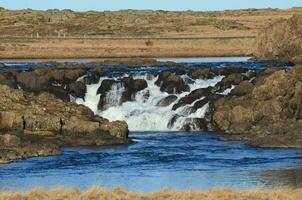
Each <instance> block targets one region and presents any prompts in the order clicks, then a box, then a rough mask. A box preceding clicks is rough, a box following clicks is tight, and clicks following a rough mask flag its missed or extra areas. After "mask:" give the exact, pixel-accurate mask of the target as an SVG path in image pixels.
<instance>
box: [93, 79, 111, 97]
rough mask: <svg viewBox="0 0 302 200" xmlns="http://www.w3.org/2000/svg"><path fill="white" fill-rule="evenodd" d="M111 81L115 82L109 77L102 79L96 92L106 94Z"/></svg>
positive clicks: (109, 88)
mask: <svg viewBox="0 0 302 200" xmlns="http://www.w3.org/2000/svg"><path fill="white" fill-rule="evenodd" d="M113 83H115V81H114V80H111V79H106V80H103V81H102V83H101V86H100V87H99V89H98V91H97V94H101V95H103V94H106V93H107V92H108V91H110V90H111V88H112V85H113Z"/></svg>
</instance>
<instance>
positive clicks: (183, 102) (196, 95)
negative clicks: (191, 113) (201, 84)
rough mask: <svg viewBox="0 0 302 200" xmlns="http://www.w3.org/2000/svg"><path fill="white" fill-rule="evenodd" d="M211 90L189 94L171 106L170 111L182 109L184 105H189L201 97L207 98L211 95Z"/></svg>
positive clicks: (199, 90)
mask: <svg viewBox="0 0 302 200" xmlns="http://www.w3.org/2000/svg"><path fill="white" fill-rule="evenodd" d="M211 90H212V88H211V87H208V88H200V89H196V90H194V91H192V92H191V93H190V94H188V95H186V96H184V97H183V98H181V99H180V100H179V101H178V102H177V103H176V104H175V105H173V108H172V109H173V110H176V109H178V108H180V107H183V106H184V105H187V104H191V103H193V102H194V101H196V100H198V99H200V98H202V97H205V96H209V95H210V94H212V92H211Z"/></svg>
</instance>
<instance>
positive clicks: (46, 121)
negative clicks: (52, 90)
mask: <svg viewBox="0 0 302 200" xmlns="http://www.w3.org/2000/svg"><path fill="white" fill-rule="evenodd" d="M10 132H13V133H14V134H13V135H12V134H10ZM1 134H3V135H4V136H5V137H3V135H2V136H1ZM5 134H9V135H5ZM10 135H12V136H10ZM0 136H1V138H2V139H1V142H2V144H5V145H6V146H5V149H6V150H7V151H6V150H5V149H3V147H2V146H1V145H0V160H2V161H3V162H4V161H5V162H7V161H11V160H15V159H22V158H27V157H32V156H40V155H54V154H57V153H58V151H59V147H62V146H76V145H96V144H100V145H101V144H102V145H105V144H123V143H128V140H127V136H128V126H127V124H126V123H125V122H109V121H108V120H106V119H103V118H101V117H98V116H94V114H93V112H92V111H91V110H90V109H89V108H87V107H85V106H83V105H77V104H74V103H66V102H64V101H62V100H60V99H57V98H56V97H55V96H53V95H50V94H48V93H45V92H42V93H40V94H39V95H34V94H32V93H27V92H24V91H22V90H16V89H12V88H10V87H8V86H6V85H0ZM18 138H20V140H19V139H18ZM15 146H16V147H15ZM6 147H7V148H6ZM8 147H9V148H8ZM24 152H26V153H24Z"/></svg>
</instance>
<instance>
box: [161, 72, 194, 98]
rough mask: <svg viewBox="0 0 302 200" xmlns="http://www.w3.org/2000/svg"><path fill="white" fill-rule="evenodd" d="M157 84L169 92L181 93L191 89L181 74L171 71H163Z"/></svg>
mask: <svg viewBox="0 0 302 200" xmlns="http://www.w3.org/2000/svg"><path fill="white" fill-rule="evenodd" d="M155 84H156V85H158V86H159V87H160V90H161V91H162V92H167V93H169V94H175V93H176V94H179V93H181V92H185V91H189V90H190V87H189V86H188V85H187V84H185V82H184V80H183V79H182V78H181V75H179V74H175V73H172V72H169V71H163V72H161V73H160V74H159V76H158V79H157V81H156V82H155Z"/></svg>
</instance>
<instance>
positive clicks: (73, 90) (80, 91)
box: [67, 81, 86, 99]
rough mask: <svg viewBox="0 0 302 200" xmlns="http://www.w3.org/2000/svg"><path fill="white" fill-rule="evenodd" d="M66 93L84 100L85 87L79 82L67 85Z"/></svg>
mask: <svg viewBox="0 0 302 200" xmlns="http://www.w3.org/2000/svg"><path fill="white" fill-rule="evenodd" d="M67 92H68V94H71V95H72V96H73V97H77V98H82V99H84V98H85V95H86V85H85V84H84V83H83V82H81V81H77V82H72V83H69V84H68V86H67Z"/></svg>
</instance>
